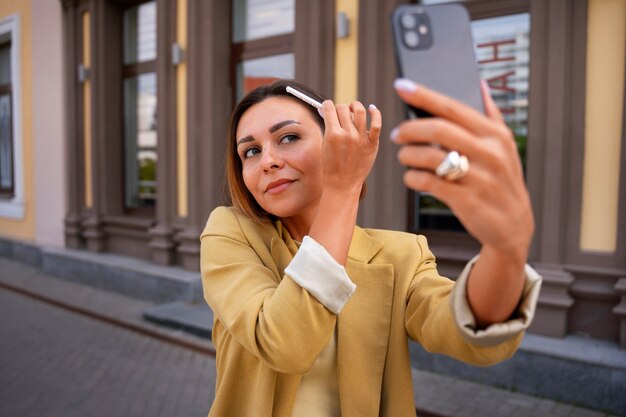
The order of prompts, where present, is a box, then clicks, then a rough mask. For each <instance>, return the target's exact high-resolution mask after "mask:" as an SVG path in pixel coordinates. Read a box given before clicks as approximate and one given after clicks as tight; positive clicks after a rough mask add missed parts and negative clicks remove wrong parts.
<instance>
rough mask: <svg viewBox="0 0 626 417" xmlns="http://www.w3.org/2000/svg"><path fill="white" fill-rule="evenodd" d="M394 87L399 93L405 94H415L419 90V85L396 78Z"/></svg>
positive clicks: (406, 79)
mask: <svg viewBox="0 0 626 417" xmlns="http://www.w3.org/2000/svg"><path fill="white" fill-rule="evenodd" d="M393 87H394V88H395V89H396V90H398V91H404V92H405V93H413V92H415V90H417V84H415V83H414V82H413V81H411V80H409V79H408V78H396V80H395V81H394V82H393Z"/></svg>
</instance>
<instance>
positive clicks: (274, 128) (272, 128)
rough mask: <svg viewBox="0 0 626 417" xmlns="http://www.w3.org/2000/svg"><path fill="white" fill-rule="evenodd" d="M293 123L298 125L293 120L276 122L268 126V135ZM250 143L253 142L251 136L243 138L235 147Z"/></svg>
mask: <svg viewBox="0 0 626 417" xmlns="http://www.w3.org/2000/svg"><path fill="white" fill-rule="evenodd" d="M294 123H295V124H298V125H299V124H300V122H297V121H295V120H283V121H282V122H278V123H276V124H275V125H272V126H270V128H269V129H268V131H269V132H270V133H275V132H276V131H277V130H278V129H280V128H282V127H285V126H287V125H290V124H294ZM252 141H254V137H253V136H252V135H248V136H244V137H243V138H241V139H239V140H238V141H237V147H239V145H241V144H242V143H248V142H252Z"/></svg>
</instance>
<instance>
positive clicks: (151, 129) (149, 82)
mask: <svg viewBox="0 0 626 417" xmlns="http://www.w3.org/2000/svg"><path fill="white" fill-rule="evenodd" d="M123 74H124V81H123V83H124V85H123V89H124V96H123V97H124V188H125V190H124V193H125V195H124V203H125V206H126V207H127V208H131V209H133V208H141V207H153V206H155V204H156V190H157V178H156V164H157V140H158V138H157V130H156V106H157V91H156V88H157V81H156V2H154V1H152V2H149V3H144V4H142V5H140V6H137V7H133V8H130V9H128V10H126V11H125V12H124V68H123Z"/></svg>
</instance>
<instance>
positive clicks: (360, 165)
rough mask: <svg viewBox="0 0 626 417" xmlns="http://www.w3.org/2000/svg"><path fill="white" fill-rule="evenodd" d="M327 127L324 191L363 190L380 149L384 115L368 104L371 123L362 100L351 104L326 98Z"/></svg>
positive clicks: (324, 106) (324, 110) (324, 109)
mask: <svg viewBox="0 0 626 417" xmlns="http://www.w3.org/2000/svg"><path fill="white" fill-rule="evenodd" d="M322 112H323V114H324V122H325V125H326V131H325V134H324V145H323V146H324V148H323V149H324V150H323V166H324V191H337V192H340V193H356V194H357V196H358V194H359V193H360V192H361V187H362V185H363V183H364V182H365V179H366V177H367V175H368V174H369V172H370V170H371V169H372V165H373V164H374V160H375V159H376V155H377V153H378V140H379V137H380V131H381V126H382V116H381V114H380V111H379V110H378V109H377V108H376V106H374V105H370V106H369V113H370V118H371V121H370V126H369V129H368V126H367V111H366V110H365V107H364V106H363V104H361V103H360V102H358V101H353V102H352V103H351V104H350V105H346V104H337V105H335V104H334V103H333V102H332V101H330V100H326V101H324V103H322Z"/></svg>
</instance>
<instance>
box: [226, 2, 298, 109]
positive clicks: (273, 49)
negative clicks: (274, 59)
mask: <svg viewBox="0 0 626 417" xmlns="http://www.w3.org/2000/svg"><path fill="white" fill-rule="evenodd" d="M296 3H297V1H294V21H295V22H294V30H293V32H290V33H283V34H279V35H274V36H268V37H265V38H256V39H252V40H242V41H239V42H235V41H234V38H233V30H232V28H233V27H234V24H235V22H234V21H233V19H234V17H235V16H234V10H233V9H234V4H235V2H234V1H231V2H230V22H231V31H230V45H231V48H230V49H231V54H230V79H231V103H233V104H236V103H237V102H238V101H239V99H240V98H239V97H237V87H238V86H237V81H238V80H237V66H238V65H239V64H240V63H242V62H243V61H247V60H250V59H257V58H266V57H270V56H273V55H281V54H289V53H292V54H294V60H295V59H296V57H295V56H296V53H295V48H294V43H295V35H296V30H297V20H296V16H297V14H296V9H297V4H296ZM296 65H297V64H296Z"/></svg>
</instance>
